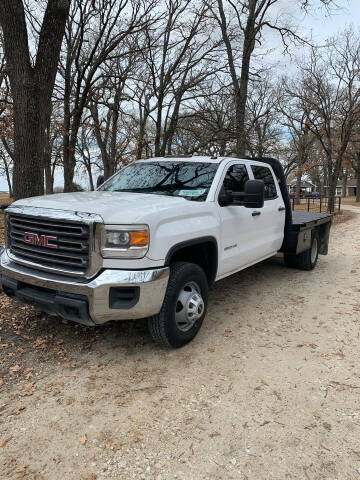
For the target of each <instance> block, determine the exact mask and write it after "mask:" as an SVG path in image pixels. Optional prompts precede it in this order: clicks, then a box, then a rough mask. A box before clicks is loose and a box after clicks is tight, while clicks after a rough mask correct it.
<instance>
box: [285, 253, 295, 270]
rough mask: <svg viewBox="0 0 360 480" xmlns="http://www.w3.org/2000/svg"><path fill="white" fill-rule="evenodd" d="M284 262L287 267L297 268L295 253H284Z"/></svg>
mask: <svg viewBox="0 0 360 480" xmlns="http://www.w3.org/2000/svg"><path fill="white" fill-rule="evenodd" d="M284 262H285V265H286V266H287V267H289V268H297V266H298V258H297V255H293V254H291V253H284Z"/></svg>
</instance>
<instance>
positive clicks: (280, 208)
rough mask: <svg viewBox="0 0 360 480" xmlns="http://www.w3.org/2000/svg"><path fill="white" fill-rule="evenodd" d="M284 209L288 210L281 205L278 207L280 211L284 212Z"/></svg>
mask: <svg viewBox="0 0 360 480" xmlns="http://www.w3.org/2000/svg"><path fill="white" fill-rule="evenodd" d="M284 210H286V208H285V207H279V208H278V211H279V212H283V211H284Z"/></svg>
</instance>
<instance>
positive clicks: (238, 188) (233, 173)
mask: <svg viewBox="0 0 360 480" xmlns="http://www.w3.org/2000/svg"><path fill="white" fill-rule="evenodd" d="M248 180H249V175H248V173H247V170H246V167H245V165H231V167H229V169H228V171H227V172H226V175H225V178H224V184H223V187H224V188H225V190H230V191H232V192H239V193H242V192H244V191H245V183H246V182H247V181H248Z"/></svg>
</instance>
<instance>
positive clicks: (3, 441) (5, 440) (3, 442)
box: [0, 437, 12, 448]
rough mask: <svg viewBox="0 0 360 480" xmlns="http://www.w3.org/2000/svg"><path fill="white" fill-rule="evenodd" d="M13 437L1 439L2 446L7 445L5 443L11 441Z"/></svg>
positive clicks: (0, 446) (0, 444) (0, 445)
mask: <svg viewBox="0 0 360 480" xmlns="http://www.w3.org/2000/svg"><path fill="white" fill-rule="evenodd" d="M11 439H12V437H9V438H5V439H4V440H0V448H2V447H5V445H6V444H7V443H8V442H10V440H11Z"/></svg>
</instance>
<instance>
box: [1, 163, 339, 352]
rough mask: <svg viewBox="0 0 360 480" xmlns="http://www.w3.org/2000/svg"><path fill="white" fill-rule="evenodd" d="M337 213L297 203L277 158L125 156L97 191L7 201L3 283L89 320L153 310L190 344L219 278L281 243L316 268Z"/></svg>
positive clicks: (164, 339)
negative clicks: (297, 208)
mask: <svg viewBox="0 0 360 480" xmlns="http://www.w3.org/2000/svg"><path fill="white" fill-rule="evenodd" d="M331 220H332V216H331V215H327V214H319V213H308V212H292V211H291V207H290V202H289V196H288V192H287V187H286V182H285V177H284V173H283V169H282V166H281V164H280V162H278V161H277V160H274V159H270V158H267V159H261V160H256V159H236V158H210V157H187V156H184V157H181V156H177V157H165V158H152V159H149V160H139V161H136V162H135V163H133V164H131V165H129V166H127V167H125V168H124V169H122V170H121V171H119V172H118V173H116V174H115V175H114V176H113V177H111V178H110V179H109V180H107V181H106V182H105V183H103V184H102V185H101V186H100V187H98V189H97V191H95V192H83V193H65V194H56V195H48V196H42V197H34V198H28V199H26V200H19V201H17V202H15V203H13V204H12V205H11V206H10V207H9V208H8V209H7V210H6V245H5V246H4V247H3V248H2V252H1V258H0V265H1V282H2V288H3V290H4V292H5V293H6V294H7V295H9V296H10V297H14V298H15V299H17V300H20V301H21V302H23V303H27V304H31V305H33V306H34V307H35V308H37V309H39V310H41V311H45V312H48V313H52V314H57V315H59V316H61V317H64V318H67V319H70V320H72V321H75V322H79V323H82V324H85V325H93V326H95V325H100V324H103V323H105V322H108V321H110V320H123V319H137V318H148V324H149V329H150V332H151V334H152V337H153V338H154V340H156V341H157V342H159V343H160V344H162V345H166V346H171V347H181V346H182V345H185V344H186V343H187V342H189V341H190V340H192V339H193V338H194V337H195V335H196V334H197V332H198V331H199V329H200V327H201V325H202V323H203V320H204V317H205V314H206V309H207V302H208V289H209V287H210V286H211V285H212V284H213V283H214V282H215V281H217V280H220V279H222V278H224V277H226V276H228V275H231V274H233V273H235V272H238V271H239V270H242V269H244V268H246V267H249V266H250V265H253V264H255V263H257V262H261V261H262V260H264V259H266V258H268V257H271V256H272V255H275V254H276V253H277V252H279V251H280V252H283V253H284V259H285V263H286V264H287V265H288V266H291V267H295V268H300V269H305V270H311V269H313V268H314V267H315V265H316V262H317V259H318V254H319V253H320V254H324V255H325V254H327V251H328V240H329V233H330V226H331Z"/></svg>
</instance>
